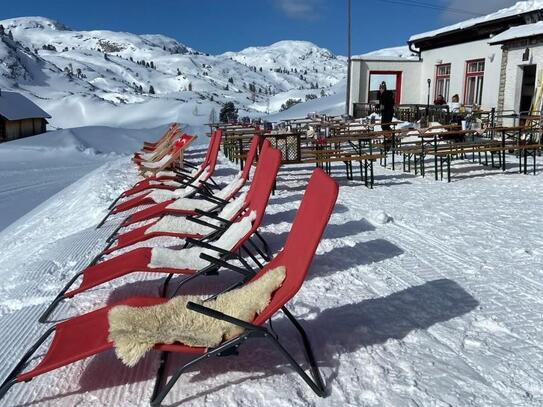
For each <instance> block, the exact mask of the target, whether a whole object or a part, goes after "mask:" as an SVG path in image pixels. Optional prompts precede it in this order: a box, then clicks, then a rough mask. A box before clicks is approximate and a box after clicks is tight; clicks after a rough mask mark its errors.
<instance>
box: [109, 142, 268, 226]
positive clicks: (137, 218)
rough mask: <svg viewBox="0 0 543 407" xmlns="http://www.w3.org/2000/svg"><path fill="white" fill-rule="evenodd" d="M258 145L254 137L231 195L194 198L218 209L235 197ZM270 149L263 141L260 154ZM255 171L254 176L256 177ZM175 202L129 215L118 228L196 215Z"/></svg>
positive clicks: (248, 171) (244, 179) (169, 201)
mask: <svg viewBox="0 0 543 407" xmlns="http://www.w3.org/2000/svg"><path fill="white" fill-rule="evenodd" d="M257 143H258V138H257V136H255V137H254V138H253V140H252V141H251V149H250V150H249V154H248V155H247V160H246V161H245V165H244V167H243V171H242V173H241V180H242V181H243V183H240V184H238V186H237V187H236V188H234V189H233V190H232V191H231V193H229V195H228V196H226V197H223V198H221V199H217V197H216V195H211V194H209V193H207V194H202V193H200V192H197V195H198V196H197V197H196V198H202V199H208V200H211V201H213V200H215V201H217V206H218V207H220V206H223V205H225V204H226V203H227V201H229V200H230V199H232V198H233V197H234V196H236V194H237V193H238V192H239V190H240V189H241V188H242V187H243V185H244V184H245V182H246V181H247V180H248V179H249V175H250V171H251V163H252V161H253V160H254V158H255V154H256V147H257V146H256V144H257ZM269 147H271V143H270V142H269V141H268V140H265V141H264V143H263V144H262V150H261V154H263V153H264V151H265V150H266V149H267V148H269ZM258 167H259V166H258V165H257V170H256V171H258ZM256 171H255V176H256ZM175 201H176V199H173V198H172V199H169V200H167V201H165V202H161V203H158V204H155V205H152V206H150V207H148V208H145V209H142V210H140V211H138V212H135V213H133V214H131V215H130V216H128V217H127V218H126V219H125V220H124V221H123V222H122V223H121V224H120V225H119V226H120V227H126V226H129V225H132V224H134V223H138V222H142V221H145V220H149V219H152V218H157V217H161V216H166V215H175V216H188V215H196V214H197V213H196V212H195V211H192V210H191V211H187V210H181V209H175V208H173V207H171V205H172V204H173V203H174V202H175ZM120 227H119V229H120Z"/></svg>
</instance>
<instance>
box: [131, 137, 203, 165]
mask: <svg viewBox="0 0 543 407" xmlns="http://www.w3.org/2000/svg"><path fill="white" fill-rule="evenodd" d="M196 138H197V137H196V136H191V135H190V134H186V133H183V134H181V133H180V132H178V133H175V134H174V136H173V137H172V139H171V142H170V144H169V145H166V146H164V147H163V148H162V149H161V150H159V151H157V152H155V153H153V154H149V155H140V156H136V157H134V158H133V159H132V161H133V162H134V163H135V164H136V165H137V166H138V167H140V168H141V167H145V166H149V165H151V166H152V165H156V164H157V163H159V162H160V161H163V160H165V159H166V157H167V156H168V155H170V156H173V157H174V158H176V157H181V158H182V157H183V154H184V152H185V151H186V149H187V148H188V147H189V145H190V144H191V143H192V142H193V141H194V140H196Z"/></svg>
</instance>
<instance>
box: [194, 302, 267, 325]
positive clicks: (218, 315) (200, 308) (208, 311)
mask: <svg viewBox="0 0 543 407" xmlns="http://www.w3.org/2000/svg"><path fill="white" fill-rule="evenodd" d="M187 309H189V310H191V311H194V312H198V313H200V314H204V315H207V316H208V317H211V318H215V319H219V320H221V321H225V322H229V323H231V324H233V325H237V326H239V327H241V328H244V329H247V330H248V331H260V332H267V330H266V329H265V328H262V327H260V326H256V325H253V324H250V323H249V322H245V321H242V320H241V319H238V318H234V317H232V316H230V315H226V314H224V313H222V312H220V311H217V310H214V309H212V308H208V307H206V306H204V305H201V304H196V303H195V302H192V301H189V302H187Z"/></svg>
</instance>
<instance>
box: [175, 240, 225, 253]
mask: <svg viewBox="0 0 543 407" xmlns="http://www.w3.org/2000/svg"><path fill="white" fill-rule="evenodd" d="M185 241H186V242H187V243H190V244H191V245H193V246H198V247H203V248H204V249H209V250H213V251H215V252H217V253H220V254H224V255H228V254H232V253H231V252H229V251H228V250H224V249H221V248H220V247H217V246H213V245H212V244H209V243H206V242H202V241H201V240H196V239H193V238H192V237H187V238H186V239H185Z"/></svg>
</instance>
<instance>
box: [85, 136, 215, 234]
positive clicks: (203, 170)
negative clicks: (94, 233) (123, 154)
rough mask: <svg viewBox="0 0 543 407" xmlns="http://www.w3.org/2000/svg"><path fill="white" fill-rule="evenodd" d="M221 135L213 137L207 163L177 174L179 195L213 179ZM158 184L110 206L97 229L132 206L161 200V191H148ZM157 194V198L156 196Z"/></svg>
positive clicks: (196, 189)
mask: <svg viewBox="0 0 543 407" xmlns="http://www.w3.org/2000/svg"><path fill="white" fill-rule="evenodd" d="M218 137H219V136H216V137H215V138H213V139H212V141H211V143H210V144H212V149H211V153H210V158H209V160H208V161H207V163H204V164H202V165H201V166H200V168H198V169H196V170H195V171H194V173H193V174H190V175H183V174H177V179H178V181H177V182H178V183H179V184H180V185H181V186H182V188H181V187H180V188H178V193H177V195H178V197H186V196H190V195H193V194H194V193H195V192H196V191H198V190H199V189H200V188H202V187H203V186H204V185H207V181H212V182H214V181H213V178H212V176H213V173H214V172H215V166H216V164H217V156H218V154H219V149H220V140H218ZM155 186H156V185H153V184H152V183H150V184H148V187H147V188H144V189H142V190H141V193H142V195H136V196H135V197H132V198H129V199H128V200H126V201H124V202H121V203H117V204H116V205H115V206H113V207H111V205H110V208H109V211H108V213H107V214H106V215H105V216H104V217H103V218H102V220H101V221H100V222H99V223H98V225H97V226H96V228H97V229H99V228H100V227H101V226H102V225H103V224H104V223H105V222H106V220H107V219H108V218H109V217H110V216H111V215H114V214H117V213H121V212H124V211H127V210H129V209H132V208H136V207H138V206H140V205H149V204H153V203H155V199H156V200H159V199H160V197H161V196H163V194H161V193H160V192H159V191H156V192H155V193H153V191H147V189H149V187H150V188H153V187H155ZM134 188H143V186H142V185H138V184H136V186H135V187H134ZM134 188H131V189H130V190H129V191H132V190H134ZM123 196H124V193H122V194H121V195H119V197H117V199H115V201H114V203H116V202H118V201H119V199H121V198H123ZM155 196H156V198H155Z"/></svg>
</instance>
